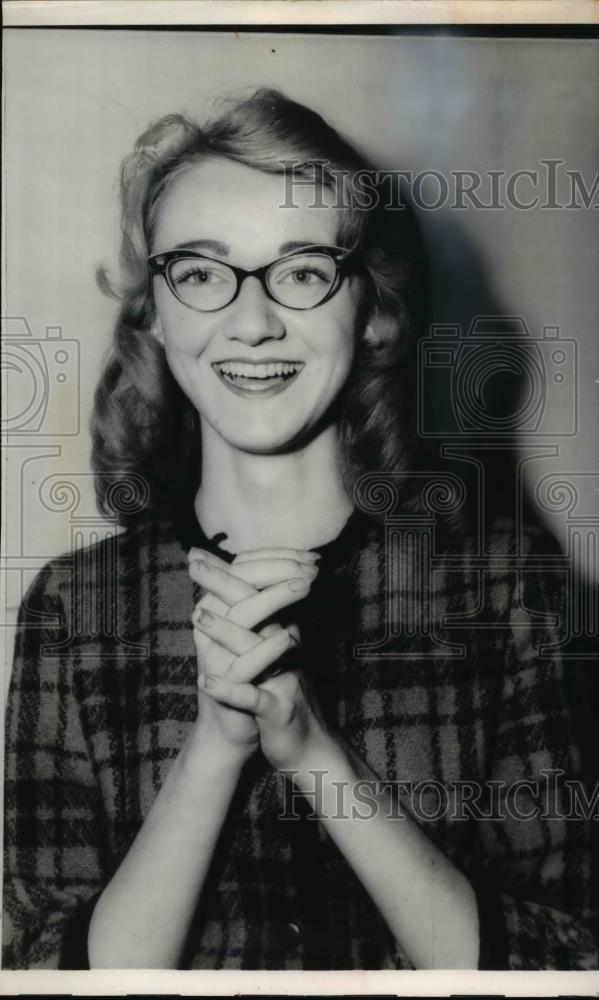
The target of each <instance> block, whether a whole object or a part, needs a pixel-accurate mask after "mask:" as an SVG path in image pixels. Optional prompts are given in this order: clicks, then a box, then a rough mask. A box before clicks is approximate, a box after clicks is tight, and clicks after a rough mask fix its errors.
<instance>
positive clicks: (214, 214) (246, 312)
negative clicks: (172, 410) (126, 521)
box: [151, 158, 362, 454]
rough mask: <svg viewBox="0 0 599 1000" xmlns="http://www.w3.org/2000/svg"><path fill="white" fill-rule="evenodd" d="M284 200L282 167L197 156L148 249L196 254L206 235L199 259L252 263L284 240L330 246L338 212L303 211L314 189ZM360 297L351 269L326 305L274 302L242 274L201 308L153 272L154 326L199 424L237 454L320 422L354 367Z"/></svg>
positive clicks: (264, 448) (288, 443) (298, 439)
mask: <svg viewBox="0 0 599 1000" xmlns="http://www.w3.org/2000/svg"><path fill="white" fill-rule="evenodd" d="M283 196H284V185H283V180H282V177H281V175H279V174H266V173H263V172H262V171H259V170H254V169H253V168H251V167H247V166H245V165H244V164H239V163H236V162H233V161H231V160H227V159H223V158H219V159H216V158H212V159H205V160H203V161H201V162H199V163H197V164H193V165H191V166H190V167H188V168H187V169H186V170H185V171H184V172H183V173H181V174H180V175H179V176H178V177H177V178H175V179H174V180H173V181H172V184H171V186H170V187H169V188H168V189H167V191H166V192H165V193H164V194H163V195H162V197H161V199H160V201H159V204H158V207H157V212H156V220H155V226H154V234H153V242H152V247H151V252H152V253H158V252H164V251H167V250H172V249H174V248H176V247H180V246H185V247H189V248H194V249H196V250H198V249H199V247H198V241H206V242H205V243H204V242H202V247H201V250H202V252H204V253H206V255H207V256H209V257H211V258H216V259H218V260H222V261H224V262H226V263H229V264H231V265H233V266H235V267H242V268H246V269H247V270H253V269H254V268H258V267H261V266H263V265H265V264H268V263H270V262H271V261H273V260H275V259H277V258H278V257H281V256H282V255H284V254H286V253H288V252H289V250H290V245H294V244H295V245H298V246H303V245H307V244H311V245H326V246H336V245H337V233H338V230H339V223H340V211H342V210H341V209H335V208H332V207H330V208H324V209H323V208H311V207H310V202H311V201H313V200H314V192H313V189H312V188H311V186H306V187H300V186H298V187H297V190H295V191H294V200H295V202H296V205H299V207H293V208H280V207H279V204H280V202H281V200H282V198H283ZM216 268H217V269H218V265H216ZM211 280H215V281H216V280H218V276H215V278H214V279H211ZM284 280H286V281H288V280H295V279H294V278H293V277H292V278H291V279H290V278H287V277H286V278H285V279H284ZM300 280H305V278H304V277H303V276H302V277H301V278H300ZM308 280H315V279H313V278H308ZM361 294H362V290H361V287H360V282H359V279H358V278H356V277H347V278H346V279H345V280H344V281H343V283H342V285H341V287H340V289H339V291H338V292H337V293H336V294H335V295H334V296H333V297H332V298H330V299H329V300H328V301H327V302H324V303H323V304H322V305H319V306H317V307H316V308H314V309H309V310H306V311H301V310H295V309H291V308H289V307H286V306H283V305H280V304H279V303H278V302H274V301H273V300H272V299H270V298H268V296H267V295H266V293H265V291H264V289H263V288H262V285H261V284H260V281H259V279H258V278H257V277H248V278H246V279H245V280H244V281H243V284H242V285H241V289H240V291H239V295H238V296H237V298H236V299H235V300H234V301H233V302H231V303H230V304H229V305H227V306H225V307H224V308H222V309H219V310H218V311H215V312H198V311H196V310H194V309H190V308H189V307H188V306H186V305H184V304H183V303H182V302H180V301H179V300H178V299H177V298H176V297H175V296H174V295H173V293H172V292H171V290H170V289H169V288H168V286H167V284H166V281H165V279H164V278H163V277H162V276H156V277H155V278H154V300H155V305H156V334H157V336H158V337H159V339H160V340H161V342H162V343H163V345H164V349H165V353H166V358H167V361H168V364H169V367H170V369H171V371H172V373H173V376H174V377H175V379H176V380H177V382H178V383H179V385H180V386H181V388H182V389H183V391H184V392H185V394H186V395H187V396H188V398H189V399H190V400H191V402H192V403H193V404H194V406H195V407H196V409H197V410H198V412H199V414H200V417H201V423H202V432H203V433H211V432H214V433H215V434H216V435H218V436H219V437H220V438H221V439H222V440H224V441H226V442H227V443H228V444H229V445H230V446H232V447H233V448H235V449H238V450H240V451H245V452H249V453H256V454H274V453H277V452H281V451H287V450H292V449H293V448H295V447H297V446H298V445H301V444H302V443H303V442H305V441H306V440H307V439H308V438H309V437H310V436H311V435H313V434H314V432H315V430H316V429H318V431H320V430H321V429H323V428H324V427H326V426H328V424H327V420H326V416H327V414H328V412H329V411H330V408H331V404H332V403H333V402H334V401H335V400H336V399H337V397H338V395H339V393H340V391H341V389H342V387H343V385H344V384H345V382H346V380H347V377H348V375H349V372H350V369H351V366H352V361H353V358H354V353H355V345H356V338H357V337H358V335H359V332H360V331H359V329H358V314H359V311H360V310H359V305H360V299H361ZM323 418H325V419H324V421H323Z"/></svg>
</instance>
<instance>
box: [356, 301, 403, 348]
mask: <svg viewBox="0 0 599 1000" xmlns="http://www.w3.org/2000/svg"><path fill="white" fill-rule="evenodd" d="M397 328H398V320H397V318H396V317H395V316H390V315H389V313H386V312H379V311H378V310H376V311H375V312H374V313H373V314H372V315H371V317H370V319H369V320H368V322H367V324H366V328H365V330H364V334H363V340H364V343H366V344H368V345H369V346H371V347H384V346H385V344H387V343H389V341H390V340H393V339H394V338H395V337H396V336H397Z"/></svg>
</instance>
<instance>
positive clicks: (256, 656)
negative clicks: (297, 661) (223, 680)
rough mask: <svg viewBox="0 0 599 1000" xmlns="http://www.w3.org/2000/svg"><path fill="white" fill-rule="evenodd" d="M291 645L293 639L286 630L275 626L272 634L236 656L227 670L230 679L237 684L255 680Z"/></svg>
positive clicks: (293, 643) (293, 642) (293, 644)
mask: <svg viewBox="0 0 599 1000" xmlns="http://www.w3.org/2000/svg"><path fill="white" fill-rule="evenodd" d="M293 646H295V639H294V638H293V637H292V636H291V635H290V634H289V632H288V630H287V629H286V628H277V629H276V631H275V632H273V633H272V635H269V636H268V637H267V638H264V639H261V640H260V642H259V643H258V645H256V646H254V647H253V648H252V649H250V650H248V652H247V653H243V654H242V655H241V656H238V657H237V659H236V660H235V662H234V664H233V665H232V667H231V670H230V671H229V676H230V678H231V680H234V681H236V682H237V683H239V684H241V683H246V682H249V681H253V680H255V679H256V678H257V677H258V676H259V675H260V674H261V673H262V672H263V671H264V670H266V669H267V668H268V667H270V666H272V665H273V664H274V663H276V661H277V660H278V659H280V658H281V657H282V656H283V655H284V654H285V653H286V652H287V651H288V650H289V649H291V648H292V647H293Z"/></svg>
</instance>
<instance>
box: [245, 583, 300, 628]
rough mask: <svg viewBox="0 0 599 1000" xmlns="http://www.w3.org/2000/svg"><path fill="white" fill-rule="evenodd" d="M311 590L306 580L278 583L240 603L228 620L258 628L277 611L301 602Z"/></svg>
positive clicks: (247, 626)
mask: <svg viewBox="0 0 599 1000" xmlns="http://www.w3.org/2000/svg"><path fill="white" fill-rule="evenodd" d="M309 589H310V581H309V580H307V579H306V578H302V579H299V578H298V579H296V580H289V581H287V582H285V583H277V584H275V585H274V587H267V588H266V589H265V590H260V591H258V593H255V594H254V595H253V596H252V597H247V598H245V599H244V600H241V601H239V602H238V603H237V604H235V605H234V607H232V608H231V610H230V611H229V612H228V614H227V618H228V620H229V621H234V622H236V623H237V624H238V625H244V626H245V627H246V628H256V626H257V625H259V624H260V623H261V622H263V621H266V620H267V619H268V618H270V617H271V616H272V615H274V614H275V613H276V612H277V611H280V610H281V609H282V608H286V607H288V606H289V605H290V604H294V603H296V601H301V600H302V599H303V598H304V597H306V595H307V593H308V591H309Z"/></svg>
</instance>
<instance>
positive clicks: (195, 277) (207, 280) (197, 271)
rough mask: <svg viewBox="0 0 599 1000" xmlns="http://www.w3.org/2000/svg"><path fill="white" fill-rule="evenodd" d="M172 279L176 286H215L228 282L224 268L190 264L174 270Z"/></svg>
mask: <svg viewBox="0 0 599 1000" xmlns="http://www.w3.org/2000/svg"><path fill="white" fill-rule="evenodd" d="M172 279H173V281H174V283H175V284H176V285H214V284H219V283H221V282H226V281H227V280H228V279H227V274H226V272H225V271H223V269H222V268H218V267H211V266H210V265H208V264H196V263H193V264H192V263H189V262H181V263H180V264H179V267H177V268H173V272H172Z"/></svg>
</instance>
